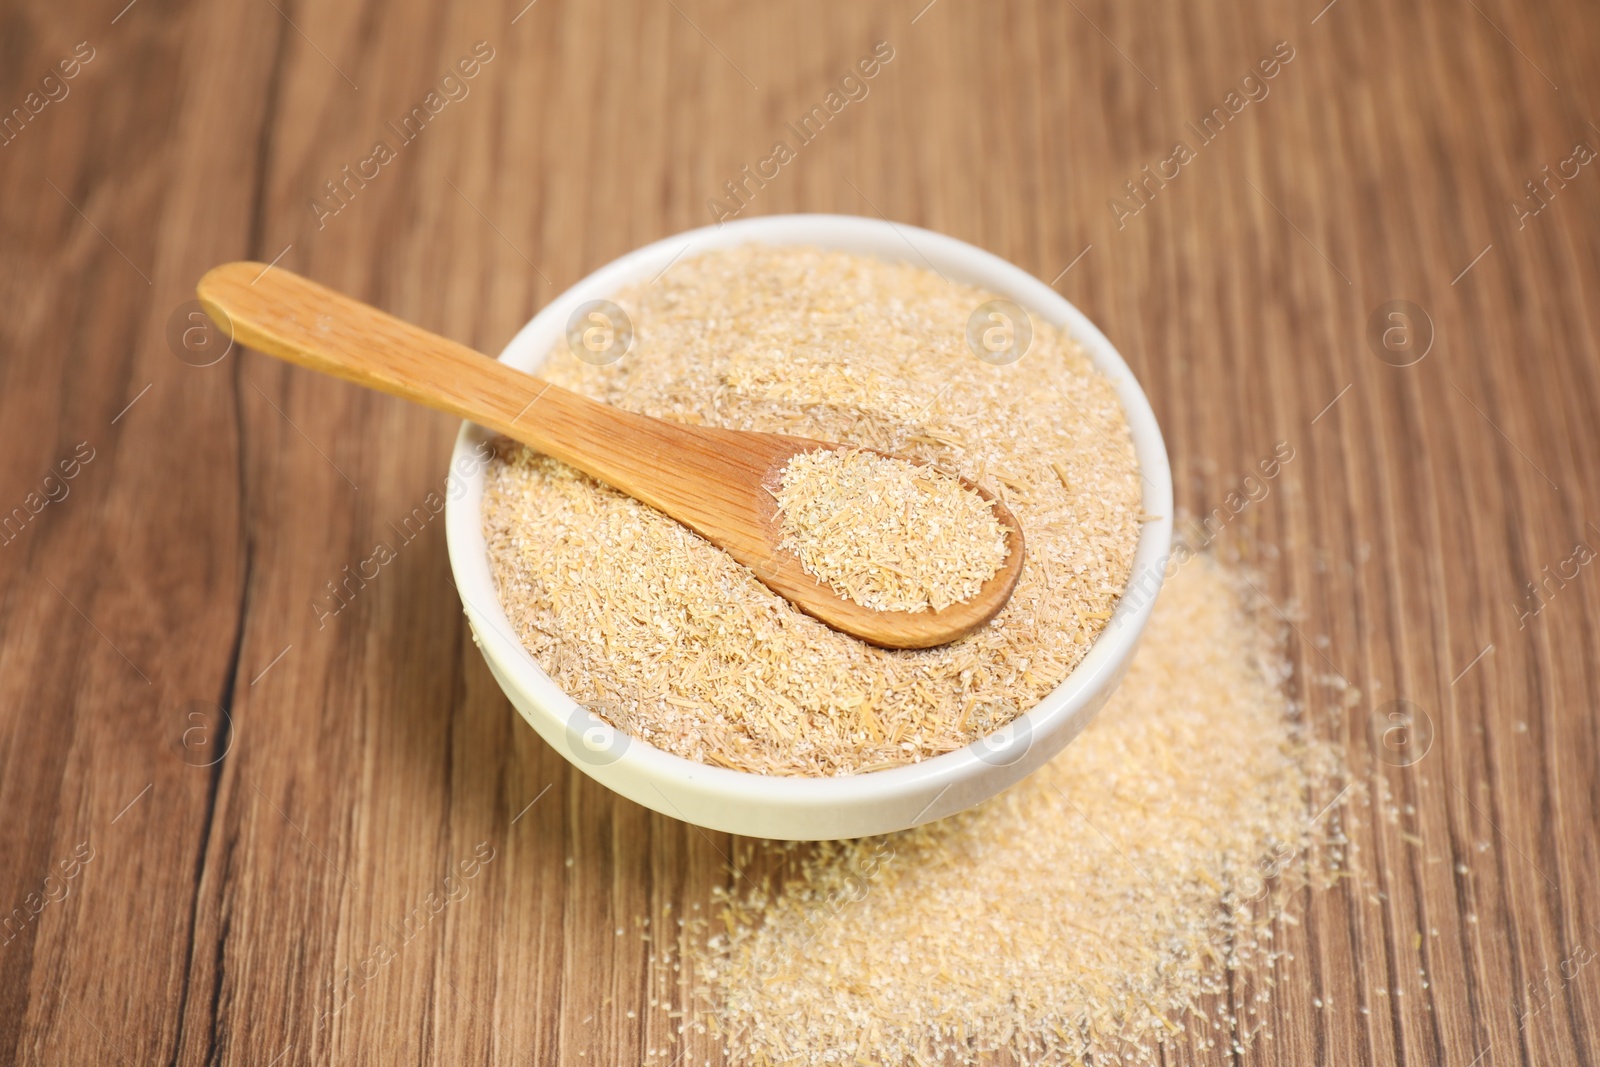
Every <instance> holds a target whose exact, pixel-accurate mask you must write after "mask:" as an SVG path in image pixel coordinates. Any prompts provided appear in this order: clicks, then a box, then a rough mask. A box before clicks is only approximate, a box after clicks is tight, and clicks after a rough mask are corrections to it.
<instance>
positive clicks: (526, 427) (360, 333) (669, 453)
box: [198, 263, 1023, 648]
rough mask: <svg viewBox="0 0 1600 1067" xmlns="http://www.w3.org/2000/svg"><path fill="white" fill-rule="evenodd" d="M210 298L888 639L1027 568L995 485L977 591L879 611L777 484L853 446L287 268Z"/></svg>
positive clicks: (955, 611)
mask: <svg viewBox="0 0 1600 1067" xmlns="http://www.w3.org/2000/svg"><path fill="white" fill-rule="evenodd" d="M198 292H199V296H200V302H201V304H202V305H204V307H205V309H206V313H207V314H209V315H210V316H211V318H212V319H213V320H215V321H216V323H217V325H218V326H221V327H222V328H223V329H226V330H229V331H230V336H232V337H233V338H235V339H236V340H238V341H239V342H241V343H243V344H246V345H249V346H250V347H251V348H255V349H258V350H260V351H262V352H265V353H266V354H268V355H270V356H276V357H278V358H279V359H284V360H288V361H289V362H291V363H298V364H300V365H301V366H303V367H309V368H311V369H312V370H317V371H321V372H322V373H324V374H331V375H333V376H334V377H336V378H344V379H346V380H347V381H352V382H355V383H356V384H358V385H364V386H367V387H368V388H371V389H377V390H379V391H380V392H384V393H392V394H394V395H395V396H399V397H404V398H405V399H407V400H413V401H416V402H417V403H419V404H426V405H427V406H429V407H433V408H438V409H439V410H440V411H447V412H449V413H450V414H452V415H455V416H457V417H459V418H463V419H467V420H469V421H471V422H475V423H477V424H478V425H480V426H485V427H487V428H489V429H491V430H494V431H496V432H498V433H502V434H505V435H506V436H507V437H511V438H514V439H516V440H518V441H521V442H522V443H523V444H525V445H528V446H530V447H532V448H534V449H536V450H537V451H539V452H542V453H544V454H545V455H547V456H554V457H555V458H556V459H559V460H561V461H562V462H563V463H567V464H570V465H571V466H574V467H576V468H578V469H579V470H581V471H583V472H584V473H585V474H588V475H591V476H592V477H594V478H598V479H599V480H600V481H602V482H605V483H606V484H607V485H609V486H611V487H612V488H614V489H617V490H619V491H621V492H624V493H627V494H628V495H629V496H631V497H634V498H635V499H637V500H642V501H643V502H644V503H646V504H649V505H650V506H651V507H653V508H655V509H656V510H658V511H661V512H664V513H666V514H668V515H670V516H672V517H673V518H674V519H677V520H678V521H679V522H681V523H683V524H684V525H685V526H687V527H689V528H690V529H691V530H694V531H695V532H696V533H698V534H699V535H700V536H702V537H704V538H705V539H706V540H708V541H710V542H711V543H712V544H715V545H717V546H718V547H720V548H722V549H724V550H726V551H727V552H728V554H729V555H731V556H732V557H733V558H734V559H736V560H738V561H739V562H740V563H742V564H744V565H745V566H746V567H748V568H750V570H751V571H752V572H753V573H754V574H755V576H756V577H757V578H758V579H760V580H761V582H763V583H764V584H765V585H766V586H767V587H768V588H769V589H771V590H772V591H773V592H775V593H777V594H779V595H780V596H783V597H785V598H787V599H788V600H789V601H790V602H791V603H792V604H794V605H795V606H796V607H798V608H799V609H800V610H801V611H804V612H805V613H806V614H808V615H810V616H812V617H813V618H816V619H820V620H821V621H822V622H825V623H827V624H828V625H829V626H832V627H833V628H834V629H836V630H841V631H843V632H844V633H847V634H851V635H853V636H855V637H859V638H860V639H861V640H863V641H867V642H870V643H871V644H874V645H879V646H882V647H884V648H929V647H931V646H934V645H942V644H945V643H946V642H949V641H954V640H956V639H958V638H961V637H964V636H966V635H967V634H969V633H971V632H972V631H974V630H976V629H977V628H978V627H980V626H982V625H983V624H984V623H986V622H988V621H989V620H990V619H992V618H994V616H995V614H996V613H997V612H998V611H999V610H1000V609H1001V608H1002V607H1004V606H1005V603H1006V601H1007V599H1009V598H1010V596H1011V591H1012V590H1013V589H1014V588H1015V587H1016V584H1017V577H1018V576H1019V575H1020V574H1021V572H1022V557H1023V540H1022V527H1021V526H1020V525H1019V524H1018V522H1017V519H1016V516H1014V515H1012V514H1011V512H1010V510H1009V509H1007V508H1006V506H1005V505H1004V504H1002V503H1000V501H998V500H995V499H994V497H993V495H992V494H990V493H989V492H987V491H986V490H984V489H983V488H981V487H979V486H977V485H974V484H972V483H971V482H969V481H967V480H966V479H962V481H963V483H964V484H965V485H966V486H967V487H968V488H969V489H971V490H973V491H974V492H977V493H979V494H981V495H982V496H983V497H984V499H986V500H990V501H992V502H993V509H994V514H995V517H996V518H997V519H999V520H1000V522H1001V524H1002V525H1003V526H1004V527H1005V528H1006V531H1007V535H1008V548H1009V552H1008V554H1007V556H1006V559H1005V562H1004V563H1002V564H1001V566H1000V570H999V571H998V572H997V573H996V574H995V575H994V577H992V578H990V579H989V580H988V581H987V582H985V583H984V585H983V588H982V589H981V590H979V592H978V595H977V596H975V597H973V598H972V599H971V600H968V601H965V602H963V603H960V604H952V605H950V606H949V607H946V608H943V609H940V610H938V611H918V612H907V611H873V610H872V609H871V608H867V607H863V606H862V605H860V604H857V603H855V602H854V601H852V600H847V599H845V598H844V597H841V596H839V595H838V594H837V593H835V592H834V591H833V590H832V589H831V588H829V587H828V586H827V585H826V584H824V583H822V582H819V581H818V580H817V579H815V578H813V577H812V576H811V575H809V574H807V573H806V572H805V570H804V569H803V568H802V567H801V565H800V560H799V559H798V558H797V557H796V556H794V555H793V554H792V553H790V552H788V551H786V550H783V549H780V548H779V547H778V542H779V541H780V540H781V539H782V535H781V533H780V530H779V517H778V509H777V503H776V502H775V501H774V500H773V497H772V491H775V490H776V489H777V487H778V484H779V479H780V477H781V474H782V471H783V468H784V466H785V465H786V464H787V463H788V462H789V458H790V457H791V456H794V455H795V454H797V453H800V452H810V451H814V450H816V449H819V448H843V447H845V446H843V445H836V444H830V443H826V442H820V441H811V440H807V439H806V438H803V437H789V436H786V435H783V434H773V433H754V432H748V431H742V430H725V429H719V428H716V427H710V426H689V425H685V424H682V423H676V422H667V421H666V420H664V419H656V418H651V417H649V416H647V415H638V414H635V413H633V412H631V411H623V410H622V409H621V408H616V407H612V406H610V405H609V404H601V403H598V402H596V401H593V400H590V399H588V398H586V397H583V396H579V395H578V394H577V393H574V392H571V391H569V390H566V389H563V388H561V387H560V386H558V385H552V384H551V383H549V382H547V381H544V380H543V379H540V378H536V377H534V376H533V375H531V374H525V373H523V372H522V371H519V370H515V369H513V368H511V367H508V366H506V365H505V364H504V363H500V362H497V361H496V360H493V359H490V358H489V357H488V356H485V355H482V354H480V353H478V352H474V351H473V350H472V349H470V348H467V347H465V346H464V345H458V344H456V343H455V342H454V341H450V340H446V339H445V338H443V337H439V336H437V335H435V334H431V333H429V332H428V331H426V330H423V329H419V328H418V327H416V326H412V325H411V324H410V323H406V322H401V321H400V320H399V319H397V318H394V317H393V316H392V315H387V314H385V313H384V312H382V311H379V310H378V309H377V308H374V307H370V306H368V305H366V304H363V303H360V302H359V301H356V300H352V299H350V298H349V297H347V296H344V295H342V294H340V293H336V292H334V291H333V290H332V289H328V288H325V287H323V286H321V285H318V284H317V283H315V282H312V281H308V280H307V279H305V278H301V277H299V276H298V275H295V274H291V273H290V272H288V271H286V270H283V269H282V268H274V269H270V270H269V269H268V268H266V267H264V266H263V265H262V264H260V263H228V264H225V265H223V266H220V267H217V268H215V269H214V270H211V271H209V272H207V274H206V276H205V277H204V278H201V279H200V284H199V286H198Z"/></svg>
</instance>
